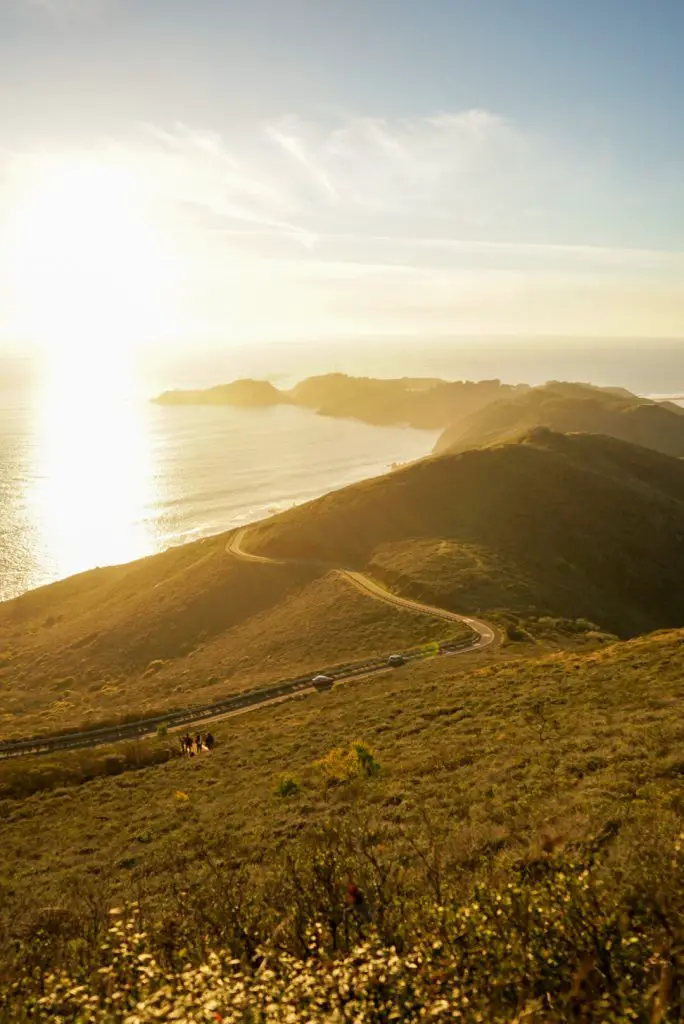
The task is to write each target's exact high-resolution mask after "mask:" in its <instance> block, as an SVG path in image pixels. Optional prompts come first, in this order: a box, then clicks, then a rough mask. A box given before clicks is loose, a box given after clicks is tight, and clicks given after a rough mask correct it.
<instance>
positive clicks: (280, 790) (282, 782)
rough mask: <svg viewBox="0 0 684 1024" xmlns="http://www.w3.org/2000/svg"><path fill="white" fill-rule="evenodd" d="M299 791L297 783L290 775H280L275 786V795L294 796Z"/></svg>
mask: <svg viewBox="0 0 684 1024" xmlns="http://www.w3.org/2000/svg"><path fill="white" fill-rule="evenodd" d="M298 792H299V783H298V782H297V780H296V779H295V778H294V777H293V776H292V775H281V777H280V779H279V780H278V785H277V786H276V796H280V797H283V798H285V797H288V796H295V795H296V794H297V793H298Z"/></svg>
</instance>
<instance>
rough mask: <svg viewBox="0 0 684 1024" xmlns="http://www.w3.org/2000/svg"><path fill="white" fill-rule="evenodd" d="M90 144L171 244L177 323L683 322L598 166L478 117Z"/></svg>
mask: <svg viewBox="0 0 684 1024" xmlns="http://www.w3.org/2000/svg"><path fill="white" fill-rule="evenodd" d="M98 155H99V158H101V159H103V160H106V161H114V162H119V163H121V164H122V165H124V166H125V167H127V168H128V169H129V170H130V171H131V173H132V175H133V176H134V177H135V179H136V180H137V181H138V182H139V183H140V187H141V189H142V191H143V192H144V193H145V197H146V200H145V201H146V203H147V204H148V206H149V208H150V209H151V210H152V211H153V216H154V217H155V218H156V222H157V223H158V224H159V225H161V228H162V230H163V232H164V233H165V235H166V236H167V237H168V238H170V242H169V244H170V245H172V246H174V247H175V250H176V252H177V253H178V254H179V259H180V260H181V262H182V263H183V265H184V270H183V274H184V276H183V275H181V280H182V281H183V286H182V288H181V289H179V295H180V300H181V301H182V302H184V303H185V306H186V316H185V320H186V323H187V325H188V332H191V331H192V329H193V328H192V324H193V323H194V324H197V323H199V322H202V323H203V324H205V325H206V323H207V322H211V323H213V324H214V325H215V327H216V331H217V333H219V334H221V333H222V332H223V331H225V329H226V327H225V325H226V323H229V324H230V325H231V330H232V331H233V332H234V333H235V334H239V335H241V336H245V337H246V336H248V335H250V336H252V335H253V336H256V337H264V336H275V335H279V334H284V335H287V336H300V337H301V336H304V335H313V336H315V335H331V334H340V335H343V336H346V335H351V334H354V333H359V332H361V331H364V332H366V333H369V332H375V333H416V334H419V333H421V332H422V331H427V332H438V333H442V334H444V333H459V332H460V333H477V332H480V331H490V332H492V333H526V332H529V333H567V334H572V333H580V334H590V333H609V334H618V333H624V334H631V335H634V334H642V335H648V334H658V335H662V336H665V335H674V334H677V333H678V332H679V333H681V323H683V322H684V285H683V284H682V282H683V281H684V254H682V253H677V252H673V253H666V252H659V251H654V250H653V249H652V248H650V247H648V246H646V247H644V248H640V247H639V244H638V240H637V241H636V242H632V241H631V240H629V241H625V238H627V237H628V235H629V232H628V231H627V230H626V227H625V224H626V223H627V221H628V217H627V214H628V212H629V210H628V206H629V204H627V203H625V204H624V213H625V215H624V217H623V216H622V213H623V208H622V207H621V205H620V204H621V202H622V199H623V197H621V196H619V195H617V194H612V193H611V192H610V188H609V187H608V186H607V184H606V180H605V168H602V167H599V166H596V165H595V164H593V163H592V161H591V160H590V159H586V160H584V161H582V160H579V158H577V157H576V156H575V157H572V158H570V157H569V156H567V155H566V154H563V153H560V152H559V151H558V148H557V147H556V146H555V145H554V144H553V142H552V141H550V140H544V139H540V138H538V137H535V136H534V134H532V133H529V132H525V131H522V130H521V129H520V128H519V126H517V125H515V124H511V123H510V122H508V121H507V120H506V119H504V118H501V117H499V116H497V115H495V114H492V113H490V112H488V111H485V110H467V111H462V112H457V113H442V114H437V115H434V116H428V117H413V118H401V119H396V120H390V119H382V118H371V117H346V118H339V117H338V118H332V117H326V118H323V117H321V118H319V119H317V120H312V119H308V120H307V119H303V118H299V117H294V116H290V117H286V118H282V119H280V120H278V121H275V122H272V123H269V124H265V125H260V126H254V127H253V129H252V130H251V131H250V132H248V131H244V130H243V131H242V132H241V133H240V134H232V135H229V134H227V133H226V134H221V133H219V132H216V131H212V130H204V129H198V128H195V127H191V126H188V125H185V124H175V125H171V126H159V125H151V124H144V125H139V126H138V127H137V129H136V130H135V131H134V132H133V133H132V134H131V136H130V137H129V138H128V139H126V140H117V141H116V142H114V141H109V142H108V143H106V144H105V145H103V146H100V147H99V149H98ZM14 163H15V172H16V167H17V166H18V165H17V161H16V158H15V161H14ZM602 175H603V177H602ZM23 177H25V174H24V173H23V171H22V173H21V174H16V173H15V178H18V179H21V178H23ZM614 192H615V190H613V193H614ZM611 210H612V213H613V214H614V215H616V216H614V217H613V222H611V218H610V216H609V214H610V213H611ZM617 215H619V216H617ZM615 223H617V224H618V226H619V230H616V229H615ZM678 325H679V326H678Z"/></svg>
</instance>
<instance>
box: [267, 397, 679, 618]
mask: <svg viewBox="0 0 684 1024" xmlns="http://www.w3.org/2000/svg"><path fill="white" fill-rule="evenodd" d="M646 412H647V413H649V410H646ZM248 544H249V546H250V548H252V549H253V550H254V551H255V552H256V553H263V554H269V555H282V556H284V557H294V558H302V557H303V558H307V557H308V558H318V559H322V560H329V561H334V562H337V563H338V564H350V565H356V566H359V567H367V568H369V569H370V571H371V573H375V574H376V575H377V576H378V577H380V578H381V579H383V580H384V581H385V582H387V583H388V584H389V585H390V586H391V587H392V588H393V589H395V590H397V591H398V592H400V593H406V594H409V595H411V596H415V597H419V598H421V599H425V600H429V601H433V602H434V603H436V604H442V605H443V606H445V607H451V608H453V609H454V610H455V611H469V612H471V613H475V612H486V611H488V610H492V609H497V608H508V609H513V610H516V611H518V612H520V613H521V614H544V615H546V614H551V615H563V616H567V617H571V618H576V617H579V616H586V617H588V618H589V619H591V620H592V621H595V622H598V623H600V624H601V625H602V626H603V627H605V628H608V629H610V630H611V631H612V632H616V633H618V634H620V635H631V634H634V633H637V632H641V631H643V630H648V629H654V628H657V627H666V626H676V625H681V624H682V623H684V462H681V461H679V460H677V459H672V458H669V457H668V456H665V455H661V454H659V453H657V452H654V451H650V450H648V449H646V448H641V447H638V446H636V445H632V444H627V443H626V442H623V441H618V440H616V439H613V438H607V437H603V436H594V435H581V434H577V435H563V434H558V433H554V432H551V431H548V430H543V429H539V430H536V431H533V432H532V433H530V434H529V435H528V436H526V437H524V438H523V439H522V440H520V441H518V442H516V443H513V444H507V445H501V446H496V447H491V448H486V449H482V450H477V451H468V452H464V453H460V454H455V455H451V454H450V455H444V456H439V457H433V458H431V459H427V460H424V461H422V462H419V463H415V464H413V465H411V466H407V467H404V468H403V469H399V470H396V471H395V472H393V473H390V474H389V475H387V476H383V477H379V478H377V479H374V480H369V481H365V482H362V483H360V484H355V485H352V486H351V487H347V488H344V489H343V490H341V491H337V492H334V493H332V494H328V495H326V496H325V497H323V498H320V499H318V500H316V501H313V502H310V503H309V504H307V505H304V506H300V507H299V508H296V509H292V510H289V511H287V512H284V513H282V514H281V515H278V516H275V517H273V518H272V519H268V520H264V521H262V522H261V523H258V524H256V525H255V526H254V527H253V528H252V529H251V530H250V532H249V536H248Z"/></svg>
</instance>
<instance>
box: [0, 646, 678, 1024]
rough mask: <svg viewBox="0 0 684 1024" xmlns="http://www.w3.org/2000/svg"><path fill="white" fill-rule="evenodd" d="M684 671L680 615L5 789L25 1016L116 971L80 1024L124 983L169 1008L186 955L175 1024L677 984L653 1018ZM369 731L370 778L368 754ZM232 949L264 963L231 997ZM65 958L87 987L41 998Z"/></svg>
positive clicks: (643, 1009)
mask: <svg viewBox="0 0 684 1024" xmlns="http://www.w3.org/2000/svg"><path fill="white" fill-rule="evenodd" d="M683 680H684V633H683V632H681V631H679V632H673V633H662V634H658V635H655V636H651V637H647V638H641V639H639V640H636V641H632V642H630V643H627V644H616V645H614V646H613V647H611V648H609V649H607V650H605V651H603V652H601V653H597V654H593V655H590V656H585V657H577V656H574V655H573V656H567V655H560V656H556V657H553V658H545V659H542V660H539V661H536V662H530V661H518V662H511V663H507V664H503V665H494V664H493V665H489V666H486V667H482V666H478V665H476V664H472V663H471V664H467V665H466V664H462V663H459V662H457V661H450V660H446V659H445V660H442V661H439V662H437V663H430V664H422V665H412V666H408V667H407V668H406V670H405V671H403V672H401V673H398V674H393V675H391V674H390V675H387V676H385V677H383V678H382V679H379V680H378V682H377V685H375V686H373V687H367V686H364V685H363V683H361V682H358V683H349V684H346V685H343V686H340V687H337V688H336V689H335V690H333V691H332V693H330V694H329V695H327V696H326V697H325V698H316V697H314V698H311V699H309V700H306V701H298V702H292V703H289V704H285V705H280V706H277V707H271V708H263V709H261V710H259V711H258V712H255V713H254V714H251V715H248V716H246V717H244V718H241V719H233V720H231V721H227V722H224V723H220V724H218V725H217V726H216V728H215V730H214V732H215V734H216V736H217V746H216V749H215V751H214V752H213V753H212V754H211V755H206V756H202V757H199V758H193V759H192V760H188V759H183V760H181V759H177V760H175V761H173V762H171V763H170V764H165V765H163V766H161V767H156V768H148V769H145V770H141V771H137V772H130V773H126V774H123V775H120V776H119V777H117V778H100V779H97V780H96V781H93V782H86V783H84V784H82V785H80V786H70V787H65V786H63V785H62V784H60V779H61V778H63V777H64V771H63V770H62V775H61V776H60V773H59V766H58V765H52V766H49V765H45V764H44V762H43V761H42V760H41V761H39V762H37V763H35V764H34V765H33V766H32V770H33V771H35V772H40V771H44V772H45V773H46V774H49V772H50V770H51V769H52V772H53V777H54V779H55V782H54V789H53V790H52V791H45V792H42V793H39V794H38V795H36V796H34V797H31V798H30V799H26V800H22V799H7V800H4V801H3V802H2V803H1V804H0V809H1V810H2V815H3V819H2V820H3V870H2V873H1V874H0V899H2V907H3V927H2V929H1V930H0V964H1V965H2V969H0V1006H2V1002H1V1000H2V995H3V986H7V988H6V990H5V991H6V992H7V995H8V998H9V1001H10V1002H9V1006H10V1011H11V1010H14V1011H15V1015H14V1016H13V1015H12V1012H10V1011H8V1013H7V1017H6V1019H7V1020H8V1021H9V1020H11V1021H13V1022H17V1024H20V1022H21V1021H23V1020H29V1019H30V1020H46V1021H47V1020H55V1019H57V1016H58V1015H59V1016H60V1017H62V1018H63V1019H65V1020H72V1019H73V1020H75V1019H79V1015H78V1014H77V1013H76V1012H75V1011H74V1012H71V1005H72V1001H73V1003H74V1004H76V1005H78V1006H79V1007H80V1003H81V1001H82V1000H83V1001H85V998H86V997H87V996H88V995H89V994H90V993H92V992H98V991H101V992H102V996H101V998H102V1002H103V1004H104V1006H103V1009H102V1011H101V1012H97V1013H96V1012H95V1009H94V1007H93V1006H92V1005H88V1006H87V1007H83V1010H82V1012H81V1014H80V1017H81V1018H82V1019H86V1017H87V1019H93V1020H96V1021H102V1022H104V1021H111V1020H112V1019H113V1018H112V1009H111V994H112V992H113V991H114V989H115V984H114V982H116V983H119V980H120V979H121V987H122V988H123V987H125V991H126V994H127V998H130V997H137V996H140V998H141V999H144V1000H145V1003H144V1005H143V1006H141V1007H140V1008H138V1007H137V1006H135V1005H133V1006H132V1007H131V1009H130V1012H131V1013H133V1012H135V1014H136V1019H139V1020H140V1021H141V1022H145V1024H146V1022H148V1021H150V1022H151V1021H152V1020H158V1019H169V1016H170V1012H169V1014H162V1016H161V1017H160V1013H161V1010H160V1009H159V1007H160V1006H161V1007H164V1006H165V1005H166V1003H165V1002H164V998H163V997H164V993H163V991H162V990H163V989H165V990H166V991H167V992H170V991H175V990H176V981H175V977H174V976H175V972H176V971H178V972H181V971H182V972H183V976H184V978H186V980H187V981H188V986H189V988H188V991H187V995H186V994H185V992H186V990H185V989H184V988H183V987H182V986H180V992H181V994H182V995H184V1001H183V1003H182V1008H179V1009H178V1013H177V1017H178V1018H179V1019H185V1018H187V1017H188V1016H189V1017H190V1018H192V1019H194V1018H197V1019H202V1016H203V1015H204V1017H207V1014H209V1015H210V1016H212V1017H213V1016H216V1017H218V1016H221V1015H224V1014H225V1016H226V1017H227V1018H230V1017H231V1016H233V1017H235V1008H236V1006H237V1007H238V1008H239V1012H240V1013H242V1011H243V1010H244V1007H245V1006H246V1005H247V1006H251V1005H252V1003H251V1000H252V998H253V996H254V995H255V993H256V992H257V991H258V990H261V991H262V992H263V993H264V994H265V996H268V1005H267V1007H266V1008H265V1009H264V1011H263V1013H257V1012H256V1011H255V1012H254V1015H253V1016H254V1019H261V1018H262V1017H263V1018H267V1017H271V1018H272V1019H282V1020H286V1019H291V1020H299V1019H306V1020H312V1021H316V1022H318V1021H320V1022H324V1021H330V1019H331V1018H330V1013H329V1006H330V1005H334V1006H337V1005H338V1004H339V1005H342V1006H343V1007H344V1008H345V1011H346V1010H347V1009H349V1013H348V1014H347V1016H348V1017H349V1018H350V1019H351V1016H352V1014H353V1015H354V1017H356V1018H358V1012H359V1005H361V1006H362V1008H363V1020H366V1021H369V1022H374V1021H375V1022H380V1021H386V1020H387V1019H388V1016H387V1013H388V1011H387V1006H388V1005H390V1004H388V1002H387V1000H390V999H391V1000H392V1002H391V1006H392V1008H394V1006H395V1003H394V999H395V997H396V998H397V999H398V1000H399V1006H398V1008H397V1012H396V1013H394V1014H393V1016H394V1018H395V1019H397V1020H413V1021H420V1020H425V1019H426V1014H425V1013H423V1012H422V1009H423V1008H424V1007H425V1005H427V1006H428V1007H432V1008H434V1013H432V1012H431V1013H430V1018H431V1019H434V1020H437V1021H446V1020H450V1019H453V1013H452V1011H453V1007H454V1000H455V999H457V998H458V999H460V998H461V996H460V995H459V993H461V994H463V993H464V992H465V993H466V996H467V999H468V1004H465V1003H463V1004H461V1003H459V1005H463V1014H462V1018H463V1019H464V1020H468V1021H473V1022H474V1021H476V1020H497V1021H520V1020H522V1019H526V1018H527V1019H529V1020H534V1019H543V1020H544V1021H556V1022H559V1024H560V1022H561V1021H569V1020H574V1021H592V1020H607V1019H613V1020H616V1021H617V1020H638V1021H644V1022H646V1021H653V1020H654V1015H653V1013H652V1012H651V1010H652V1005H653V1000H654V999H655V998H656V994H657V993H660V994H659V995H658V998H659V1000H660V1002H659V1004H658V1005H659V1006H661V1007H666V1008H667V1007H669V1009H667V1012H666V1013H663V1014H659V1015H658V1016H657V1017H656V1018H655V1019H659V1020H660V1021H662V1022H663V1024H665V1022H666V1021H673V1022H674V1021H676V1020H681V1019H682V1012H684V1000H683V998H682V985H681V982H682V980H684V979H683V977H682V976H683V974H684V965H683V964H682V958H681V948H682V946H681V941H682V937H683V936H682V926H681V921H682V915H683V914H684V885H683V883H682V843H681V809H682V802H683V800H684V792H683V789H682V751H681V747H682V738H683V735H684V734H683V728H682V720H681V704H682V699H683V698H684V683H683ZM354 743H357V744H362V750H363V751H364V752H365V754H367V755H368V756H370V757H371V762H370V764H371V767H372V769H373V770H372V771H370V770H369V771H368V772H364V771H362V770H358V771H356V770H354V765H353V763H352V762H351V761H350V759H349V758H348V757H347V751H348V750H352V751H353V750H354ZM367 763H368V762H367ZM357 764H358V762H357ZM66 767H67V766H66V765H65V766H63V768H66ZM14 770H16V769H15V768H14V766H12V765H6V766H3V765H0V790H1V789H2V788H4V785H3V784H4V782H5V776H6V774H7V773H8V772H11V771H14ZM283 777H284V779H285V780H287V781H288V782H289V785H288V787H285V786H284V779H283ZM55 837H58V838H59V842H56V841H55ZM350 879H351V880H353V881H354V883H355V885H356V886H357V887H358V889H359V890H360V892H361V894H362V895H361V897H360V898H359V905H358V906H355V905H354V904H352V905H351V909H350V900H349V882H350ZM131 899H134V900H136V901H139V904H140V914H141V918H142V922H143V924H142V927H141V928H140V929H136V928H132V929H130V930H127V929H126V927H125V926H126V919H125V918H124V919H123V920H122V922H121V927H120V931H121V934H122V935H125V936H126V938H127V940H128V942H129V947H128V950H127V951H124V953H123V955H122V956H121V957H120V958H115V957H112V955H111V946H112V944H113V943H116V942H118V937H117V934H116V930H117V928H118V921H119V919H120V917H119V915H120V914H121V911H118V912H115V913H114V929H115V931H114V935H113V936H112V933H111V932H110V931H109V929H111V928H112V915H110V913H109V909H110V907H113V906H116V907H119V908H122V907H124V906H125V903H126V901H127V900H131ZM361 899H362V900H363V902H361ZM131 913H132V914H133V915H134V917H135V920H136V921H137V916H136V912H135V911H132V912H131ZM369 919H372V921H373V922H374V924H375V925H376V928H377V932H378V938H377V939H376V938H374V937H373V936H369V935H368V934H367V925H368V921H369ZM314 923H316V925H317V928H316V931H315V933H314V934H315V935H316V947H315V949H314V948H312V943H311V941H310V936H311V934H312V933H313V932H312V931H311V929H312V927H313V925H314ZM138 930H140V931H143V932H145V933H146V936H147V938H146V939H143V938H141V937H140V936H138V935H131V934H130V931H134V932H135V931H138ZM422 936H427V937H428V938H427V946H426V948H424V949H423V950H422V951H421V953H420V956H418V957H416V956H412V955H411V954H412V951H413V947H414V944H415V943H419V942H420V941H421V937H422ZM436 936H438V937H439V940H440V941H439V942H437V941H436ZM122 941H123V939H122ZM143 942H144V943H145V945H144V948H143ZM360 942H361V943H363V946H362V948H361V949H358V948H357V944H358V943H360ZM376 942H377V944H378V947H379V948H378V949H376V945H375V943H376ZM102 943H106V945H105V946H102V945H101V944H102ZM217 947H218V948H220V949H225V950H226V958H227V960H229V961H230V960H231V959H232V958H234V961H233V962H237V964H240V965H241V967H240V968H239V969H240V970H244V971H245V972H246V975H245V977H244V978H236V979H235V980H236V985H237V982H240V986H239V991H238V992H237V993H235V991H234V986H233V984H232V982H230V981H227V982H226V986H225V987H224V986H223V984H221V981H222V978H231V977H232V975H231V973H230V968H228V967H226V968H225V969H224V970H219V968H218V965H217V963H216V961H213V962H212V961H210V962H209V964H208V965H207V966H206V967H204V966H203V967H202V971H201V972H200V971H199V970H197V968H198V967H199V965H200V964H204V963H205V960H206V956H207V949H209V950H212V949H215V948H217ZM263 948H265V949H266V950H268V951H269V961H268V972H265V971H264V970H263V968H261V969H259V970H258V971H257V973H256V976H253V975H252V974H251V972H250V970H249V967H248V965H249V964H252V963H253V964H255V965H257V964H261V963H262V958H261V956H259V958H258V959H257V958H256V952H257V951H261V950H262V949H263ZM383 948H384V949H385V951H387V950H391V951H390V952H389V953H386V954H383V953H382V949H383ZM430 949H432V950H433V952H432V953H430V952H429V950H430ZM369 950H371V951H372V953H369ZM280 951H285V952H286V953H289V954H290V955H291V956H292V957H293V958H294V960H293V961H292V962H293V965H294V966H293V974H294V972H295V971H296V972H297V973H296V975H295V976H294V978H293V979H292V980H291V983H290V984H289V986H287V993H286V992H285V991H284V985H283V984H281V981H280V974H279V972H280V970H281V966H280ZM349 951H351V952H350V953H349V955H350V957H351V958H352V959H353V961H354V962H355V963H356V964H357V965H359V969H358V973H356V974H354V975H353V976H352V978H351V979H350V981H349V984H350V988H349V989H344V987H343V983H346V979H347V974H346V973H345V971H346V968H345V967H344V966H343V964H342V963H341V962H340V959H339V958H340V957H344V956H345V955H346V954H347V953H348V952H349ZM141 953H142V956H140V954H141ZM385 955H387V956H388V957H389V960H388V961H386V960H385ZM150 956H152V957H153V958H154V959H150ZM138 957H139V961H138ZM143 958H144V959H143ZM302 961H303V962H302ZM454 961H455V962H454ZM136 962H140V963H144V965H145V966H144V967H141V968H137V967H136V966H135V964H136ZM112 964H113V967H112V966H110V965H112ZM663 964H664V967H663V966H661V965H663ZM188 965H191V966H188ZM307 965H308V966H307ZM386 965H387V969H385V968H386ZM193 968H195V969H193ZM55 969H57V970H56V974H57V976H58V978H59V980H60V982H62V980H63V974H62V972H63V971H67V972H72V971H73V975H71V981H70V983H65V984H63V985H62V987H61V989H60V990H59V998H57V999H56V1002H55V1005H54V1006H52V1004H51V1003H50V1002H49V1001H48V1003H47V1004H46V1002H43V1003H42V1004H41V1007H42V1009H41V1008H39V1011H38V1013H37V1015H36V1016H35V1017H28V1016H27V1017H26V1018H25V1017H24V1016H23V1012H24V1006H23V1005H22V1002H23V1003H25V1002H26V992H25V990H23V989H21V988H20V989H18V990H17V989H15V988H12V987H11V986H12V983H13V982H15V981H17V982H18V981H21V982H22V983H23V984H25V985H26V986H27V991H28V992H29V993H31V992H32V991H34V990H35V991H37V992H38V994H39V995H40V996H45V993H46V991H47V992H48V993H49V992H51V990H52V989H51V981H50V978H45V975H46V974H48V973H49V972H51V971H52V970H55ZM100 970H101V973H98V972H99V971H100ZM452 970H453V973H452ZM381 971H382V975H381ZM445 972H446V974H445ZM383 977H387V978H388V979H389V982H388V984H387V985H385V986H383V985H382V979H383ZM661 977H664V979H665V981H664V982H663V983H662V984H660V982H659V978H661ZM203 978H204V980H202V979H203ZM98 979H102V981H101V986H102V987H101V989H100V982H99V981H98ZM420 979H422V980H423V982H424V986H423V987H419V985H418V982H419V980H420ZM578 979H580V980H579V981H578ZM447 983H448V984H447ZM79 984H83V985H84V986H85V987H84V988H80V987H79ZM148 986H149V987H151V988H152V991H153V992H157V990H159V1000H157V998H156V996H155V997H150V996H149V987H148ZM212 986H213V990H212ZM329 986H331V987H330V988H329ZM329 992H330V993H331V995H330V1002H328V1001H327V999H328V995H329ZM360 993H361V995H362V997H363V1002H362V1003H354V1004H353V1005H352V1006H351V1008H350V1004H349V1002H348V1001H345V1000H351V999H352V998H354V999H356V998H357V997H358V998H361V995H359V994H360ZM540 993H541V994H542V995H540ZM287 994H289V995H290V996H291V998H292V1000H293V1001H294V1007H293V1006H292V1005H291V1004H287V1005H286V995H287ZM108 996H109V997H110V1002H109V1003H108V1004H107V1003H105V1000H106V998H107V997H108ZM146 996H147V998H145V997H146ZM445 996H446V997H447V999H446V1001H445V998H444V997H445ZM542 996H543V998H544V1000H545V1001H546V1002H547V1003H548V1005H549V1007H550V1010H549V1012H548V1013H546V1012H544V1015H543V1018H540V1017H539V1014H538V1013H537V1012H536V1008H537V1007H538V1005H539V1001H540V1000H541V998H542ZM210 997H211V1001H210ZM319 997H320V998H319ZM402 999H403V1000H404V1003H403V1004H402V1002H401V1000H402ZM231 1000H233V1001H231ZM280 1000H282V1001H283V1003H282V1004H280V1002H279V1001H280ZM179 1001H180V996H179ZM528 1001H529V1013H527V1011H525V1013H524V1016H523V1010H524V1008H525V1006H526V1005H527V1004H528ZM94 1002H95V1005H96V1006H99V1005H100V1004H99V997H95V999H94ZM440 1007H441V1009H440ZM205 1010H206V1012H205ZM471 1011H472V1012H471ZM613 1011H614V1012H613ZM114 1018H116V1014H114ZM207 1019H208V1017H207Z"/></svg>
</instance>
